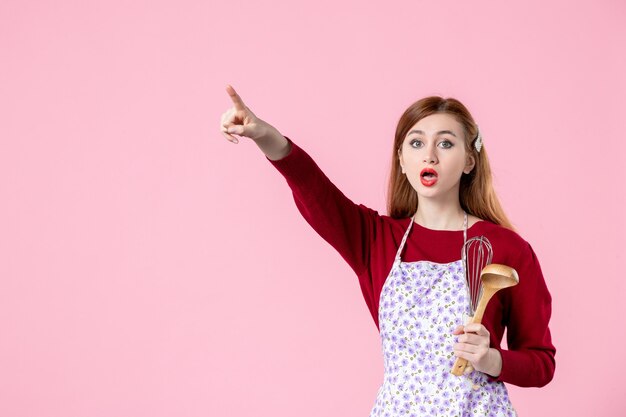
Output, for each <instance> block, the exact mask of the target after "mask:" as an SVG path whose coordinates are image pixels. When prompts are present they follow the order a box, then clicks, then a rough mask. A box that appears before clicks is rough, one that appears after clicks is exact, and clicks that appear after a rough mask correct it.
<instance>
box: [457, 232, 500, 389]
mask: <svg viewBox="0 0 626 417" xmlns="http://www.w3.org/2000/svg"><path fill="white" fill-rule="evenodd" d="M464 238H465V235H464ZM492 258H493V248H492V247H491V242H489V239H487V238H486V237H485V236H476V237H473V238H471V239H469V240H466V241H465V243H464V244H463V248H462V249H461V260H462V261H463V270H464V272H465V281H466V283H467V286H466V288H467V295H468V298H469V304H470V315H471V318H473V317H474V315H475V314H476V308H477V307H478V303H479V302H480V299H481V297H482V296H483V283H482V280H481V279H480V274H481V272H482V270H483V268H484V267H485V266H487V265H489V264H490V263H491V259H492ZM464 324H465V323H464ZM473 370H474V368H473V367H472V365H471V364H470V363H469V362H467V361H466V360H465V359H461V358H457V361H456V362H455V363H454V366H453V367H452V373H453V374H454V375H457V376H458V375H461V374H463V373H464V372H466V373H469V372H472V371H473ZM476 388H477V386H476V385H475V386H474V389H476Z"/></svg>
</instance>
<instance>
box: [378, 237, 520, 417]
mask: <svg viewBox="0 0 626 417" xmlns="http://www.w3.org/2000/svg"><path fill="white" fill-rule="evenodd" d="M403 243H404V241H403ZM401 248H402V247H401ZM401 248H400V250H399V251H398V253H400V251H401ZM465 285H466V284H465V278H464V275H463V264H462V262H461V260H458V261H456V262H451V263H448V264H439V263H434V262H427V261H418V262H401V261H399V258H398V259H396V262H394V265H393V267H392V270H391V272H390V273H389V276H388V277H387V281H386V282H385V284H384V286H383V289H382V292H381V296H380V298H381V299H380V303H379V305H380V307H379V311H378V317H379V324H380V337H381V341H382V350H383V361H384V369H385V376H384V380H383V383H382V385H381V387H380V388H379V389H378V392H377V394H376V401H375V403H374V406H373V408H372V410H371V413H370V417H383V416H388V417H399V416H411V415H414V416H446V417H453V416H458V417H461V416H494V417H503V416H507V417H511V416H513V417H514V416H517V414H516V412H515V409H514V408H513V406H512V404H511V402H510V400H509V396H508V392H507V389H506V387H505V385H504V384H503V383H502V382H491V381H489V379H488V378H487V376H486V375H485V374H483V373H482V372H479V371H473V372H472V373H470V374H469V375H463V376H461V377H456V376H453V375H451V374H450V369H451V368H452V365H453V364H454V362H455V360H456V357H455V356H454V352H453V345H454V343H455V342H456V336H454V335H453V334H452V330H453V329H454V328H455V327H456V326H457V325H459V324H463V323H465V319H466V317H468V315H469V300H468V297H467V290H466V288H465ZM475 388H478V389H475Z"/></svg>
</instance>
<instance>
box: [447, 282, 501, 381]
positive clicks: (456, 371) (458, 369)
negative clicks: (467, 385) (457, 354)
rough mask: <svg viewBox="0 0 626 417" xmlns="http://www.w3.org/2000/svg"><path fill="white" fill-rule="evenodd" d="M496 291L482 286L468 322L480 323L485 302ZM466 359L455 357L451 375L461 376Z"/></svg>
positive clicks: (465, 365) (485, 305)
mask: <svg viewBox="0 0 626 417" xmlns="http://www.w3.org/2000/svg"><path fill="white" fill-rule="evenodd" d="M496 291H498V290H497V289H494V288H483V295H482V297H480V301H479V302H478V307H476V312H475V313H474V317H472V320H471V321H470V323H480V322H482V320H483V315H484V314H485V309H486V308H487V303H489V300H490V299H491V297H493V295H494V294H495V293H496ZM467 362H468V361H467V359H465V358H456V361H455V362H454V365H453V366H452V370H451V371H450V372H451V373H452V375H456V376H461V375H463V371H465V367H467Z"/></svg>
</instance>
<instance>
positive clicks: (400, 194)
mask: <svg viewBox="0 0 626 417" xmlns="http://www.w3.org/2000/svg"><path fill="white" fill-rule="evenodd" d="M435 113H446V114H450V115H451V116H453V117H454V118H455V119H456V120H457V121H458V122H459V123H460V124H461V125H462V126H463V131H464V133H465V150H466V151H467V152H471V153H472V155H473V156H474V159H475V161H476V165H475V166H474V169H472V171H471V172H470V173H469V174H465V173H463V174H462V175H461V184H460V188H459V202H460V203H461V208H462V209H463V210H465V211H466V212H467V213H468V214H472V215H474V216H476V217H479V218H481V219H484V220H489V221H491V222H493V223H495V224H498V225H500V226H503V227H506V228H507V229H510V230H515V228H514V227H513V225H512V224H511V222H510V221H509V219H508V217H507V216H506V214H505V213H504V210H503V209H502V206H501V205H500V201H499V200H498V197H497V195H496V192H495V190H494V189H493V183H492V176H491V168H490V166H489V159H488V158H487V150H486V149H485V145H484V144H483V146H482V148H481V150H480V152H477V151H476V149H475V148H474V146H473V141H474V139H475V138H476V136H477V134H478V126H476V123H475V122H474V119H473V118H472V115H471V114H470V112H469V111H468V110H467V108H466V107H465V106H464V105H463V104H462V103H461V102H460V101H458V100H456V99H454V98H443V97H439V96H430V97H425V98H423V99H421V100H418V101H416V102H415V103H413V104H412V105H411V106H409V108H407V109H406V110H405V112H404V114H402V116H401V117H400V120H399V121H398V126H397V127H396V133H395V139H394V144H393V151H392V155H391V174H390V177H389V186H388V192H387V213H388V215H389V216H390V217H393V218H396V219H400V218H406V217H409V216H412V215H413V214H414V213H415V212H416V210H417V204H418V199H417V192H416V191H415V189H414V188H413V186H412V185H411V183H410V182H409V181H408V179H407V177H406V176H405V175H403V174H402V171H401V167H400V161H399V160H398V149H401V147H402V143H403V142H404V138H405V137H406V135H407V133H408V131H409V129H410V128H411V127H412V126H414V125H415V123H417V122H419V121H420V120H421V119H423V118H424V117H427V116H430V115H431V114H435Z"/></svg>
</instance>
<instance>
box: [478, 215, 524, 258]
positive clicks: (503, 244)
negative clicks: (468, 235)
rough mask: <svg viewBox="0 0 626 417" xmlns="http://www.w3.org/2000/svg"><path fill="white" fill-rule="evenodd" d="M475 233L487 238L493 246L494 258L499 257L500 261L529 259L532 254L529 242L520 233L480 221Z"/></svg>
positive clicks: (486, 221) (489, 222)
mask: <svg viewBox="0 0 626 417" xmlns="http://www.w3.org/2000/svg"><path fill="white" fill-rule="evenodd" d="M474 233H475V234H477V235H484V236H485V237H487V239H489V241H490V242H491V244H492V246H493V251H494V257H495V255H498V258H500V259H503V258H504V259H506V260H509V261H511V260H513V259H519V258H527V257H528V256H529V255H530V254H531V252H532V248H531V246H530V244H529V243H528V241H526V239H524V238H523V237H522V236H521V235H520V234H519V233H518V232H516V231H515V230H511V229H508V228H506V227H504V226H500V225H499V224H495V223H492V222H491V221H488V220H480V221H478V222H477V223H476V231H475V232H474ZM494 262H495V259H494Z"/></svg>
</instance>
